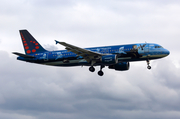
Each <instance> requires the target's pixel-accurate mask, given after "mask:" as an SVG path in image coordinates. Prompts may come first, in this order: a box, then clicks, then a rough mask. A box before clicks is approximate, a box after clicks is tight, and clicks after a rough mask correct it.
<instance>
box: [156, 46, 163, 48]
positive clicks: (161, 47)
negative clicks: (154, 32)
mask: <svg viewBox="0 0 180 119" xmlns="http://www.w3.org/2000/svg"><path fill="white" fill-rule="evenodd" d="M155 48H163V47H162V46H155Z"/></svg>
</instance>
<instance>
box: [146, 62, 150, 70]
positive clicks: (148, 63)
mask: <svg viewBox="0 0 180 119" xmlns="http://www.w3.org/2000/svg"><path fill="white" fill-rule="evenodd" d="M146 61H147V65H148V66H147V68H148V69H149V70H150V69H151V66H150V65H149V64H150V61H149V59H147V60H146Z"/></svg>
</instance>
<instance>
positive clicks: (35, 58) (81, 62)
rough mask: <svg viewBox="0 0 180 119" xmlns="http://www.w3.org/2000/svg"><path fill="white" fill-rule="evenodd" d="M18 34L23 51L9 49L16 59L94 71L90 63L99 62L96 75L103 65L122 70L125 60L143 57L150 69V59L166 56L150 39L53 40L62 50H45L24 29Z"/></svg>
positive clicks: (125, 66)
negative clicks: (111, 42) (80, 43)
mask: <svg viewBox="0 0 180 119" xmlns="http://www.w3.org/2000/svg"><path fill="white" fill-rule="evenodd" d="M20 36H21V39H22V43H23V46H24V50H25V54H22V53H18V52H13V54H15V55H18V56H19V57H17V60H21V61H26V62H30V63H37V64H43V65H51V66H64V67H69V66H89V71H91V72H94V71H95V68H94V66H100V70H99V71H98V75H99V76H103V74H104V73H103V71H102V69H103V68H104V67H105V66H108V68H109V69H114V70H116V71H126V70H129V67H130V63H129V62H133V61H147V68H148V69H151V66H150V60H154V59H159V58H163V57H166V56H168V55H169V53H170V52H169V51H168V50H167V49H164V48H163V47H162V46H160V45H158V44H154V43H137V44H127V45H115V46H103V47H91V48H80V47H77V46H74V45H71V44H68V43H66V42H59V41H57V40H55V42H56V44H61V45H63V46H65V49H66V50H59V51H47V50H45V49H44V48H43V47H42V46H41V45H40V44H39V43H38V42H37V40H36V39H35V38H34V37H33V36H32V35H31V34H30V33H29V32H28V31H27V30H20Z"/></svg>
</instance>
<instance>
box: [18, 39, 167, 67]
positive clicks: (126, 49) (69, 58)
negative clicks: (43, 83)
mask: <svg viewBox="0 0 180 119" xmlns="http://www.w3.org/2000/svg"><path fill="white" fill-rule="evenodd" d="M143 45H145V43H140V44H129V45H116V46H104V47H92V48H85V49H87V50H90V51H93V52H97V53H101V54H116V55H118V63H119V62H132V61H142V60H147V59H149V60H153V59H158V58H163V57H165V56H167V55H168V54H169V51H168V50H166V49H164V48H163V47H161V46H160V45H158V44H153V43H146V46H145V47H141V46H143ZM32 56H34V57H35V58H23V57H18V58H17V59H18V60H23V61H27V62H32V63H38V64H44V65H52V66H82V65H85V66H90V65H91V64H90V63H88V62H87V61H86V60H85V59H84V58H83V57H81V56H79V55H77V54H75V53H73V52H69V51H68V50H59V51H47V52H42V53H34V54H33V55H32ZM99 64H101V62H97V63H96V64H95V65H99ZM107 65H111V64H107Z"/></svg>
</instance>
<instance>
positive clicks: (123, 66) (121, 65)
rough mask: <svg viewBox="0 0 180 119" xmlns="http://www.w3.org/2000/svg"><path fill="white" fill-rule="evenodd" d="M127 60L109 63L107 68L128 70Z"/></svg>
mask: <svg viewBox="0 0 180 119" xmlns="http://www.w3.org/2000/svg"><path fill="white" fill-rule="evenodd" d="M129 66H130V64H129V62H121V63H118V64H115V65H110V66H109V69H115V70H117V71H126V70H129Z"/></svg>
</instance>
